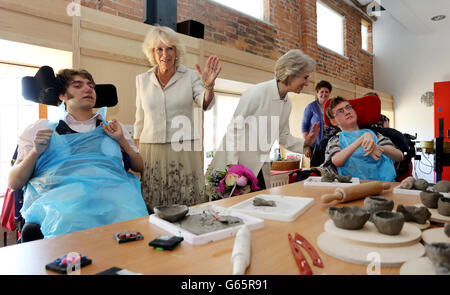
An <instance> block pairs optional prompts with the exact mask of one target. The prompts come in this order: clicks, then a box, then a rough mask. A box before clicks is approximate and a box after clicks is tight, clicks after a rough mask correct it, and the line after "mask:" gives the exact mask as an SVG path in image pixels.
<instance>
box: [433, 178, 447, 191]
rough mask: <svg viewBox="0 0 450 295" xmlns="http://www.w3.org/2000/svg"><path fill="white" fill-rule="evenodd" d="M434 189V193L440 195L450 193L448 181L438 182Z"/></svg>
mask: <svg viewBox="0 0 450 295" xmlns="http://www.w3.org/2000/svg"><path fill="white" fill-rule="evenodd" d="M434 188H435V189H436V191H438V192H440V193H448V192H450V181H449V180H439V181H438V182H437V183H436V184H435V185H434Z"/></svg>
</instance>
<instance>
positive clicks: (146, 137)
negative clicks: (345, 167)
mask: <svg viewBox="0 0 450 295" xmlns="http://www.w3.org/2000/svg"><path fill="white" fill-rule="evenodd" d="M142 48H143V51H144V53H145V55H146V56H147V58H148V60H149V62H150V65H151V68H150V69H149V70H148V71H147V72H145V73H142V74H140V75H138V76H137V77H136V119H135V123H134V139H135V141H136V143H137V144H138V145H139V150H140V152H141V155H142V157H143V160H144V170H143V172H142V176H141V182H142V194H143V197H144V200H145V202H146V204H147V208H148V209H149V211H150V212H152V211H153V208H154V207H155V206H161V205H171V204H184V205H188V206H190V205H194V204H198V203H202V202H205V201H208V198H207V197H206V196H205V178H204V175H203V167H202V164H203V153H202V148H201V147H202V142H201V141H202V137H201V134H202V133H201V132H202V124H201V123H202V117H201V112H202V111H206V110H209V109H211V107H212V106H213V104H214V82H215V80H216V78H217V76H218V75H219V73H220V71H221V69H222V67H221V66H220V64H219V59H218V58H217V57H216V56H210V57H209V58H208V60H207V62H206V64H205V67H204V69H203V70H201V69H200V66H199V65H196V69H197V72H196V71H195V70H191V69H188V68H186V67H185V66H184V65H182V64H181V63H180V60H181V58H182V57H183V54H184V52H185V50H184V46H183V45H182V44H181V43H180V40H179V38H178V36H177V33H176V32H175V31H173V30H172V29H170V28H168V27H162V26H154V27H153V28H152V29H151V30H150V31H149V33H148V34H147V36H146V39H145V41H144V43H143V45H142ZM199 112H200V115H199ZM186 121H187V123H188V125H189V126H188V127H189V128H187V129H188V130H187V131H186V132H184V131H183V130H185V129H182V130H180V128H179V124H178V123H179V122H186ZM180 134H181V135H182V136H179V135H180ZM180 143H182V145H183V148H182V149H181V150H179V149H178V148H174V145H177V144H180ZM199 147H200V148H199Z"/></svg>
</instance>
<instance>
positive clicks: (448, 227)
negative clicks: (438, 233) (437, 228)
mask: <svg viewBox="0 0 450 295" xmlns="http://www.w3.org/2000/svg"><path fill="white" fill-rule="evenodd" d="M444 233H445V234H446V235H447V237H449V238H450V223H446V224H445V226H444Z"/></svg>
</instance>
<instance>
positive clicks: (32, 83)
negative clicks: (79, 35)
mask: <svg viewBox="0 0 450 295" xmlns="http://www.w3.org/2000/svg"><path fill="white" fill-rule="evenodd" d="M94 90H95V92H96V94H97V100H96V102H95V106H94V108H101V107H112V106H115V105H116V104H117V102H118V97H117V90H116V87H115V86H114V85H112V84H97V85H95V88H94ZM60 94H63V87H62V85H61V82H60V81H59V79H58V78H57V77H56V76H55V73H54V72H53V69H52V68H51V67H49V66H43V67H40V68H39V70H38V71H37V73H36V75H34V77H30V76H27V77H23V78H22V95H23V97H24V98H25V99H26V100H30V101H33V102H37V103H40V104H45V105H52V106H58V105H59V104H60V103H61V100H60V99H59V95H60Z"/></svg>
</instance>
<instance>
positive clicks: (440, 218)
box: [414, 204, 450, 223]
mask: <svg viewBox="0 0 450 295" xmlns="http://www.w3.org/2000/svg"><path fill="white" fill-rule="evenodd" d="M414 206H416V207H421V206H423V204H416V205H414ZM428 210H430V213H431V217H430V220H431V221H434V222H439V223H450V216H445V215H441V214H439V212H438V211H437V209H431V208H428Z"/></svg>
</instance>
